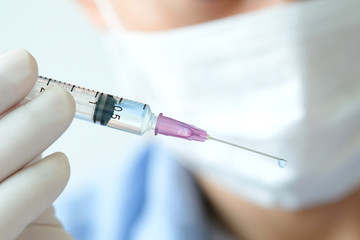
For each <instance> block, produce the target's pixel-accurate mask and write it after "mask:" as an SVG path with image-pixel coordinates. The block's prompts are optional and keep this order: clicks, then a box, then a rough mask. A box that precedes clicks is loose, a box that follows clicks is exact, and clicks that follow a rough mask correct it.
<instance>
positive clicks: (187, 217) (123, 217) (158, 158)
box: [59, 144, 209, 240]
mask: <svg viewBox="0 0 360 240" xmlns="http://www.w3.org/2000/svg"><path fill="white" fill-rule="evenodd" d="M118 173H119V174H118V176H116V178H117V179H116V181H113V182H112V183H104V181H101V179H98V181H97V182H98V184H97V185H96V186H94V185H92V186H91V187H88V188H85V189H83V191H81V193H80V192H79V193H78V194H75V195H74V196H72V197H71V198H70V199H68V200H67V202H66V204H62V206H61V209H60V212H61V216H59V217H60V219H61V221H62V222H63V223H64V226H65V228H66V230H67V231H69V232H70V233H71V234H72V235H73V236H74V238H75V239H76V240H104V239H106V240H115V239H116V240H119V239H120V240H149V239H157V240H162V239H164V240H177V239H179V240H180V239H181V240H183V239H187V240H192V239H194V240H201V239H209V237H208V236H207V221H206V219H207V218H206V213H205V209H204V204H203V199H202V195H201V192H200V191H199V188H198V186H197V185H196V183H195V181H194V178H193V176H192V175H191V173H190V172H189V171H188V170H186V169H185V168H183V167H182V166H181V165H180V164H179V163H178V162H177V161H176V160H175V158H174V156H173V155H171V154H170V153H169V152H167V151H166V150H164V149H163V148H162V147H160V146H157V145H154V144H150V145H148V146H146V147H145V148H144V149H143V150H142V151H141V152H140V154H138V155H137V156H136V157H134V159H133V161H129V164H128V165H127V166H126V167H124V168H122V169H119V171H118ZM103 177H104V178H106V176H103ZM103 184H104V185H103ZM109 184H110V185H111V186H109ZM104 235H106V236H104Z"/></svg>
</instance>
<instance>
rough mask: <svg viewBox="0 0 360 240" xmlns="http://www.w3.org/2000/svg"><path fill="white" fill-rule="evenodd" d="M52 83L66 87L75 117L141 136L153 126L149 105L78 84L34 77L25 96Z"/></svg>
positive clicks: (34, 93)
mask: <svg viewBox="0 0 360 240" xmlns="http://www.w3.org/2000/svg"><path fill="white" fill-rule="evenodd" d="M52 85H58V86H61V87H63V88H64V89H65V90H67V91H68V92H69V93H70V94H71V95H72V96H73V97H74V99H75V102H76V115H75V116H76V117H77V118H81V119H84V120H87V121H90V122H94V123H98V124H101V125H104V126H108V127H111V128H115V129H119V130H123V131H126V132H130V133H134V134H137V135H142V134H144V133H145V132H146V131H148V130H151V129H154V128H155V124H156V120H157V117H155V116H154V114H153V113H152V112H151V110H150V106H149V105H147V104H143V103H140V102H135V101H132V100H128V99H124V98H120V97H116V96H112V95H109V94H106V93H101V92H98V91H94V90H90V89H87V88H82V87H78V86H76V85H72V84H68V83H64V82H61V81H57V80H54V79H51V78H46V77H41V76H39V77H38V80H37V82H36V84H35V85H34V87H33V88H32V90H31V92H30V93H29V94H28V96H27V97H26V101H29V100H31V99H33V98H34V97H36V96H37V95H38V94H39V93H41V92H43V91H45V90H46V89H47V88H48V87H50V86H52Z"/></svg>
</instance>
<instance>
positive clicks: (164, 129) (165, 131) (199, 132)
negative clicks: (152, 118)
mask: <svg viewBox="0 0 360 240" xmlns="http://www.w3.org/2000/svg"><path fill="white" fill-rule="evenodd" d="M157 134H162V135H166V136H173V137H178V138H183V139H187V140H195V141H199V142H204V141H205V140H207V139H209V138H208V137H209V136H208V134H207V133H206V131H205V130H203V129H200V128H197V127H195V126H193V125H189V124H187V123H184V122H180V121H178V120H175V119H172V118H169V117H165V116H163V115H162V113H160V114H159V116H158V119H157V122H156V126H155V135H157Z"/></svg>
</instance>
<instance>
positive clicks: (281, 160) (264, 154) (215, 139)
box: [208, 135, 287, 168]
mask: <svg viewBox="0 0 360 240" xmlns="http://www.w3.org/2000/svg"><path fill="white" fill-rule="evenodd" d="M208 139H211V140H214V141H217V142H221V143H224V144H227V145H231V146H233V147H237V148H241V149H244V150H246V151H250V152H253V153H257V154H260V155H263V156H266V157H269V158H273V159H275V160H277V161H278V164H279V167H282V168H283V167H285V166H286V162H287V160H285V159H283V158H279V157H275V156H273V155H270V154H267V153H263V152H259V151H257V150H254V149H251V148H247V147H244V146H240V145H237V144H235V143H231V142H227V141H224V140H221V139H218V138H214V137H211V136H210V135H208Z"/></svg>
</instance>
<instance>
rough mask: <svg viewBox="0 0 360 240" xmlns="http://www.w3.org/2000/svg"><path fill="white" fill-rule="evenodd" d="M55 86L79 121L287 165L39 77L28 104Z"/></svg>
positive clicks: (137, 106)
mask: <svg viewBox="0 0 360 240" xmlns="http://www.w3.org/2000/svg"><path fill="white" fill-rule="evenodd" d="M53 85H58V86H61V87H63V88H64V89H65V90H67V91H68V92H69V93H70V94H71V95H72V96H73V97H74V99H75V102H76V114H75V117H77V118H80V119H84V120H87V121H90V122H94V123H97V124H100V125H103V126H107V127H111V128H115V129H118V130H122V131H126V132H129V133H134V134H137V135H143V134H144V133H145V132H147V131H151V130H154V132H155V135H157V134H162V135H166V136H173V137H177V138H183V139H187V140H195V141H200V142H204V141H205V140H209V139H212V140H215V141H218V142H221V143H225V144H228V145H232V146H235V147H238V148H242V149H244V150H247V151H251V152H254V153H257V154H261V155H264V156H267V157H270V158H273V159H276V160H278V162H279V166H281V167H284V166H285V164H286V160H284V159H282V158H279V157H275V156H272V155H269V154H266V153H262V152H259V151H256V150H253V149H250V148H246V147H243V146H239V145H236V144H233V143H229V142H226V141H223V140H219V139H216V138H213V137H210V135H208V134H207V132H206V130H203V129H200V128H197V127H195V126H193V125H190V124H187V123H184V122H180V121H178V120H175V119H172V118H169V117H165V116H163V114H162V113H160V114H159V115H158V116H157V117H156V116H155V115H154V114H153V113H152V112H151V110H150V106H149V105H148V104H144V103H140V102H136V101H132V100H128V99H125V98H120V97H116V96H113V95H110V94H106V93H102V92H99V91H94V90H90V89H87V88H83V87H79V86H76V85H73V84H69V83H65V82H61V81H57V80H54V79H51V78H47V77H42V76H39V77H38V80H37V82H36V84H35V86H34V87H33V88H32V90H31V92H30V93H29V94H28V96H27V97H26V100H27V101H29V100H31V99H33V98H34V97H36V96H37V95H38V94H39V93H41V92H43V91H45V90H46V89H47V88H48V87H50V86H53Z"/></svg>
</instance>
